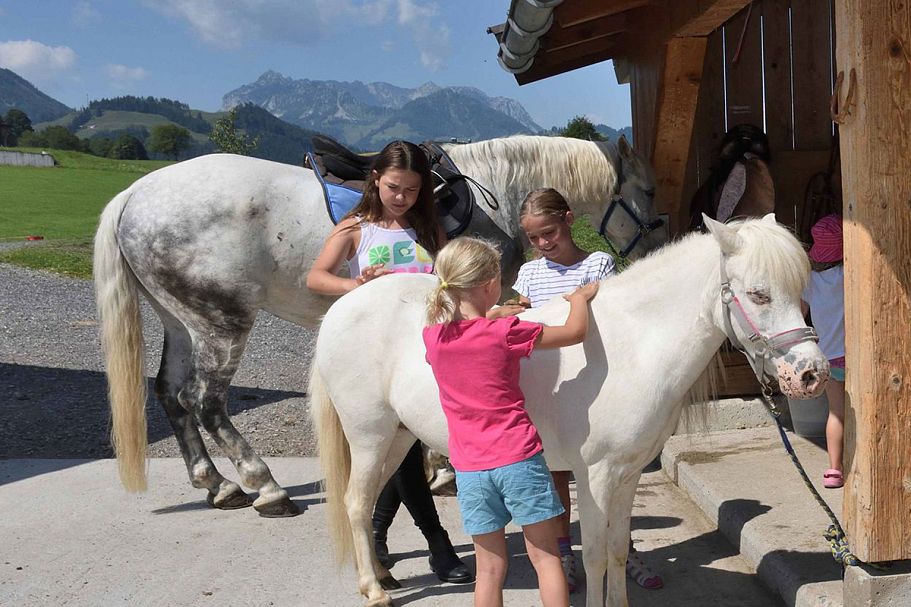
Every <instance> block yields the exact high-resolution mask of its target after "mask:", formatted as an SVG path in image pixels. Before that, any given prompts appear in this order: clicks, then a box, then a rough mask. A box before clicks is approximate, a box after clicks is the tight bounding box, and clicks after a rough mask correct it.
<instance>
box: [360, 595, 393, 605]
mask: <svg viewBox="0 0 911 607" xmlns="http://www.w3.org/2000/svg"><path fill="white" fill-rule="evenodd" d="M364 607H395V603H393V602H392V597H390V596H389V595H388V594H387V595H386V596H384V597H382V598H378V599H373V600H372V601H367V602H366V603H365V604H364Z"/></svg>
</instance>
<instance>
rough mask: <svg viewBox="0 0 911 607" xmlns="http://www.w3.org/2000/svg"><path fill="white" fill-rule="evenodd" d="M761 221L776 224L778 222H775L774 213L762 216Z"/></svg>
mask: <svg viewBox="0 0 911 607" xmlns="http://www.w3.org/2000/svg"><path fill="white" fill-rule="evenodd" d="M762 220H763V221H767V222H769V223H778V221H776V220H775V213H768V214H766V215H764V216H763V217H762Z"/></svg>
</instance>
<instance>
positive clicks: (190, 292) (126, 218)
mask: <svg viewBox="0 0 911 607" xmlns="http://www.w3.org/2000/svg"><path fill="white" fill-rule="evenodd" d="M444 147H445V149H446V151H447V152H448V153H449V155H450V156H451V158H452V159H453V161H454V162H455V163H456V165H457V166H458V167H459V168H460V170H461V171H462V172H463V173H464V174H466V175H468V176H470V177H472V178H474V180H475V181H476V182H477V183H479V184H481V185H482V186H483V187H484V188H486V189H487V190H489V192H492V193H493V195H494V196H495V197H496V198H497V200H498V201H499V209H498V210H497V212H496V213H494V214H492V215H491V217H488V216H487V215H485V214H484V213H474V218H473V219H472V222H471V224H470V225H469V226H468V233H470V234H480V235H482V236H486V237H488V238H493V239H497V240H499V241H500V244H501V246H502V247H503V249H504V250H505V251H510V252H511V253H510V255H509V257H508V258H507V259H506V260H505V265H508V266H510V267H511V268H512V269H511V270H510V269H507V270H506V271H505V272H504V278H508V276H509V273H510V271H512V272H514V271H515V270H516V269H517V268H518V265H519V264H520V263H521V261H522V257H521V250H522V245H521V243H522V241H521V239H520V237H519V236H520V229H519V224H518V209H519V204H520V203H521V201H522V199H523V198H524V196H525V194H526V193H527V192H529V191H530V190H533V189H535V188H539V187H544V186H549V187H554V188H557V189H558V190H560V191H561V192H562V193H563V194H564V195H565V196H566V197H567V199H568V201H569V203H570V204H571V205H572V208H573V209H574V210H575V211H576V212H577V213H578V214H585V213H588V214H591V215H592V217H593V218H595V219H598V218H601V217H602V216H604V219H603V220H602V221H601V223H602V224H603V225H606V232H607V235H608V236H609V237H610V238H611V239H612V241H613V242H614V243H615V244H616V245H617V246H618V247H620V248H630V249H631V253H630V258H635V257H636V256H638V255H641V254H642V253H644V252H645V251H647V250H649V248H651V247H653V246H655V245H656V240H655V236H654V234H649V235H648V236H646V237H645V238H640V237H639V235H640V234H641V231H640V230H641V228H642V226H643V225H647V226H648V225H653V223H654V221H655V211H654V209H653V207H652V195H653V194H654V177H653V174H652V172H651V169H650V168H649V167H648V165H647V164H646V163H645V162H644V161H643V160H642V159H641V158H640V157H639V156H638V155H636V153H635V152H634V151H633V150H632V148H630V147H629V144H628V143H627V142H626V140H625V139H622V140H621V141H620V143H619V144H618V145H617V146H615V145H613V144H608V143H598V144H596V143H593V142H590V141H580V140H577V139H564V138H561V137H511V138H506V139H495V140H491V141H483V142H480V143H474V144H469V145H459V146H444ZM472 187H474V186H472ZM476 196H478V199H479V200H480V199H481V198H483V195H482V193H481V192H480V191H477V192H476ZM612 199H613V200H614V201H616V202H617V203H618V204H619V206H617V204H614V205H612V204H611V202H612ZM480 206H481V208H483V209H485V210H488V211H489V209H488V208H487V205H484V204H481V205H480ZM614 208H622V210H620V211H617V212H614V213H608V211H607V209H614ZM489 212H490V211H489ZM331 229H332V223H331V221H330V220H329V217H328V214H327V212H326V204H325V201H324V200H323V190H322V187H321V185H320V182H319V180H318V179H317V177H316V176H315V175H314V173H313V172H312V171H310V170H309V169H305V168H302V167H295V166H291V165H287V164H279V163H275V162H269V161H266V160H258V159H255V158H247V157H244V156H234V155H229V154H213V155H209V156H202V157H200V158H195V159H193V160H188V161H186V162H181V163H178V164H175V165H173V166H169V167H167V168H164V169H161V170H158V171H155V172H154V173H151V174H150V175H147V176H146V177H143V178H142V179H140V180H138V181H137V182H135V183H134V184H133V185H131V186H130V187H129V188H127V189H126V190H124V191H123V192H121V193H120V194H118V195H117V196H115V197H114V199H113V200H112V201H111V202H110V203H109V204H108V205H107V207H106V208H105V210H104V212H103V213H102V216H101V222H100V225H99V227H98V232H97V234H96V237H95V256H94V272H95V288H96V294H97V300H98V313H99V316H100V319H101V327H102V343H103V346H104V354H105V363H106V364H105V372H106V373H107V377H108V384H109V397H110V402H111V412H112V419H113V429H112V434H113V443H114V448H115V450H116V453H117V458H118V461H119V464H120V477H121V480H122V482H123V483H124V485H125V486H126V487H127V488H128V489H130V490H141V489H144V488H145V486H146V478H145V453H146V442H147V438H146V425H145V423H146V422H145V402H146V381H145V362H144V360H143V349H142V323H141V322H140V319H139V300H138V296H139V293H142V294H143V295H145V297H146V298H147V299H148V300H149V302H150V303H151V304H152V307H153V308H154V309H155V311H156V312H157V313H158V315H159V316H160V317H161V322H162V324H163V325H164V349H163V352H162V356H161V364H160V366H159V371H158V377H157V379H156V382H155V391H156V393H157V395H158V399H159V401H160V402H161V403H162V405H163V406H164V409H165V411H166V412H167V415H168V418H169V420H170V422H171V426H172V427H173V428H174V434H175V436H176V437H177V442H178V444H179V446H180V450H181V453H183V456H184V460H185V462H186V465H187V472H188V473H189V476H190V481H191V482H192V484H193V486H194V487H198V488H203V489H206V490H207V491H208V500H209V503H210V504H211V505H212V506H214V507H216V508H239V507H242V506H248V505H250V503H251V499H250V497H249V496H247V495H246V494H245V493H244V491H243V490H242V489H241V488H240V487H239V486H238V485H237V484H236V483H234V482H231V481H229V480H227V479H225V477H223V476H222V475H221V474H220V473H219V472H218V470H217V469H216V468H215V465H214V464H213V463H212V460H211V458H210V457H209V454H208V452H207V450H206V447H205V444H204V443H203V440H202V437H201V436H200V433H199V427H198V426H199V425H202V426H203V427H204V428H205V430H206V431H207V432H209V434H210V435H211V436H212V437H213V438H214V439H215V441H216V443H218V445H219V447H221V449H222V451H224V454H225V455H226V456H227V457H229V458H230V459H231V461H232V462H234V465H235V467H236V468H237V471H238V473H239V475H240V478H241V481H242V482H243V484H244V485H246V486H247V487H249V488H251V489H253V490H254V491H258V492H259V497H258V498H257V499H256V501H254V502H253V506H254V508H256V510H257V511H259V513H260V514H263V515H264V516H291V515H294V514H297V513H298V508H297V506H295V505H294V503H293V502H292V501H291V500H290V499H289V498H288V494H287V492H286V491H285V490H284V489H282V488H281V487H280V486H279V485H278V483H276V482H275V480H274V479H273V477H272V473H271V472H270V470H269V468H268V467H267V466H266V464H265V463H263V461H262V459H260V458H259V457H258V456H257V455H256V453H255V452H254V451H253V450H252V449H251V448H250V446H249V444H248V443H247V442H246V440H244V438H243V437H242V436H241V435H240V434H239V433H238V432H237V430H236V429H235V428H234V426H233V425H232V424H231V422H230V419H229V418H228V414H227V410H226V403H227V394H228V386H229V384H230V383H231V379H232V378H233V377H234V372H235V371H236V369H237V365H238V364H239V362H240V358H241V355H242V354H243V351H244V346H245V345H246V342H247V337H248V336H249V334H250V330H251V329H252V327H253V322H254V321H255V320H256V315H257V313H258V312H259V310H267V311H269V312H271V313H272V314H275V315H276V316H279V317H281V318H284V319H285V320H288V321H291V322H294V323H298V324H301V325H304V326H314V325H315V324H316V323H317V321H318V319H319V318H320V317H321V316H322V315H323V314H324V313H325V311H326V309H327V308H328V307H329V304H330V303H331V302H332V301H333V298H329V297H325V296H321V295H316V294H314V293H312V292H311V291H309V290H308V289H307V288H306V286H305V284H304V279H305V277H306V275H307V272H308V270H309V269H310V266H311V265H312V263H313V260H314V259H316V256H317V254H318V253H319V251H320V249H321V248H322V246H323V242H324V241H325V239H326V237H327V236H328V234H329V232H330V230H331ZM509 284H511V283H508V284H507V286H509Z"/></svg>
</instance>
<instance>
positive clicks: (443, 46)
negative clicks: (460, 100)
mask: <svg viewBox="0 0 911 607" xmlns="http://www.w3.org/2000/svg"><path fill="white" fill-rule="evenodd" d="M144 3H145V4H146V6H149V7H150V8H153V9H155V10H158V11H160V12H162V13H164V14H165V15H168V16H170V17H173V18H175V19H179V20H182V21H185V22H186V23H187V24H188V25H189V26H190V27H191V28H192V29H193V30H194V31H195V32H196V34H197V35H198V36H199V37H200V39H201V40H202V41H203V42H205V43H206V44H209V45H211V46H215V47H218V48H226V49H230V48H241V47H242V46H244V44H245V43H246V42H249V41H252V40H268V41H280V42H286V43H290V44H295V45H299V46H307V45H308V44H310V43H312V42H314V41H317V40H320V39H322V38H323V37H325V36H332V35H343V34H342V33H340V31H339V30H342V29H343V27H344V25H345V24H350V23H356V24H357V25H360V26H376V27H383V28H385V29H388V25H389V24H388V21H389V19H392V20H393V21H394V22H395V24H397V26H398V27H399V28H401V30H402V34H403V35H405V36H409V37H411V38H413V39H414V41H415V44H416V45H417V48H418V52H419V54H420V61H421V63H422V64H423V65H425V66H426V67H428V68H430V69H432V70H437V69H439V68H440V67H442V65H443V63H444V59H445V57H447V56H448V55H449V28H448V27H446V26H445V25H442V24H441V25H434V22H435V21H437V20H438V18H439V17H438V3H437V2H428V1H423V0H194V1H193V2H187V1H186V0H144ZM386 33H387V32H385V31H384V35H385V34H386ZM381 48H382V49H383V50H389V49H390V48H391V47H390V46H389V45H388V43H384V44H383V45H382V46H381Z"/></svg>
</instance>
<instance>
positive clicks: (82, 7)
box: [73, 0, 101, 27]
mask: <svg viewBox="0 0 911 607" xmlns="http://www.w3.org/2000/svg"><path fill="white" fill-rule="evenodd" d="M100 21H101V13H99V12H98V11H97V10H95V7H94V6H92V4H91V3H90V2H86V1H85V0H81V1H80V2H77V3H76V6H74V7H73V23H75V24H76V25H79V26H81V27H86V26H88V25H91V24H93V23H98V22H100Z"/></svg>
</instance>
